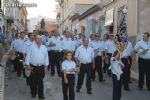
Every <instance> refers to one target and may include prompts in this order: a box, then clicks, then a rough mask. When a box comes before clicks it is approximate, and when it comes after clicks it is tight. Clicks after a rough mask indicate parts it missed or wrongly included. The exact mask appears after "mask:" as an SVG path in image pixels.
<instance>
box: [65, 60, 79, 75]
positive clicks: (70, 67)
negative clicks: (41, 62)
mask: <svg viewBox="0 0 150 100" xmlns="http://www.w3.org/2000/svg"><path fill="white" fill-rule="evenodd" d="M75 66H76V63H75V62H74V61H72V60H64V61H63V62H62V70H63V71H64V70H65V71H67V72H71V71H74V72H75Z"/></svg>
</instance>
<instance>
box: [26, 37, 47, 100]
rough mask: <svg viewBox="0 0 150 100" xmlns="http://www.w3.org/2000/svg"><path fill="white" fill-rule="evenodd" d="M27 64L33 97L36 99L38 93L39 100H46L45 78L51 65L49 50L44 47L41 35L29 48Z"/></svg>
mask: <svg viewBox="0 0 150 100" xmlns="http://www.w3.org/2000/svg"><path fill="white" fill-rule="evenodd" d="M25 64H26V65H27V69H28V70H31V76H30V87H31V95H32V97H33V98H35V97H36V95H37V93H38V96H39V98H40V99H44V98H45V97H44V84H43V78H44V76H45V71H47V67H48V65H49V59H48V52H47V48H46V46H44V45H42V38H41V36H40V35H36V36H35V42H34V43H33V44H32V45H31V46H30V47H29V50H28V52H27V56H26V60H25Z"/></svg>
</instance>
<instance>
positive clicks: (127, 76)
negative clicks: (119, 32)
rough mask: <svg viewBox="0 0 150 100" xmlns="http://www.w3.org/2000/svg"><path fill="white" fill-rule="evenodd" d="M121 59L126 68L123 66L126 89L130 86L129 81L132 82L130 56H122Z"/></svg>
mask: <svg viewBox="0 0 150 100" xmlns="http://www.w3.org/2000/svg"><path fill="white" fill-rule="evenodd" d="M121 61H122V63H123V64H124V68H123V85H124V89H128V88H129V82H130V65H129V59H128V58H122V59H121Z"/></svg>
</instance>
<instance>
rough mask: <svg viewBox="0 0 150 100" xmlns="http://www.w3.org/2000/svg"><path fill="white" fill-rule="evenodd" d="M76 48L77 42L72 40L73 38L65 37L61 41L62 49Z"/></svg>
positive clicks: (72, 49)
mask: <svg viewBox="0 0 150 100" xmlns="http://www.w3.org/2000/svg"><path fill="white" fill-rule="evenodd" d="M75 48H76V42H75V41H72V40H71V38H69V39H67V38H65V37H64V38H63V40H62V42H61V49H62V50H69V51H75Z"/></svg>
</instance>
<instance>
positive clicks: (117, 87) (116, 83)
mask: <svg viewBox="0 0 150 100" xmlns="http://www.w3.org/2000/svg"><path fill="white" fill-rule="evenodd" d="M122 77H123V76H122V75H121V77H120V80H117V76H116V75H114V74H113V75H112V80H113V100H120V99H121V88H122V79H123V78H122Z"/></svg>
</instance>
